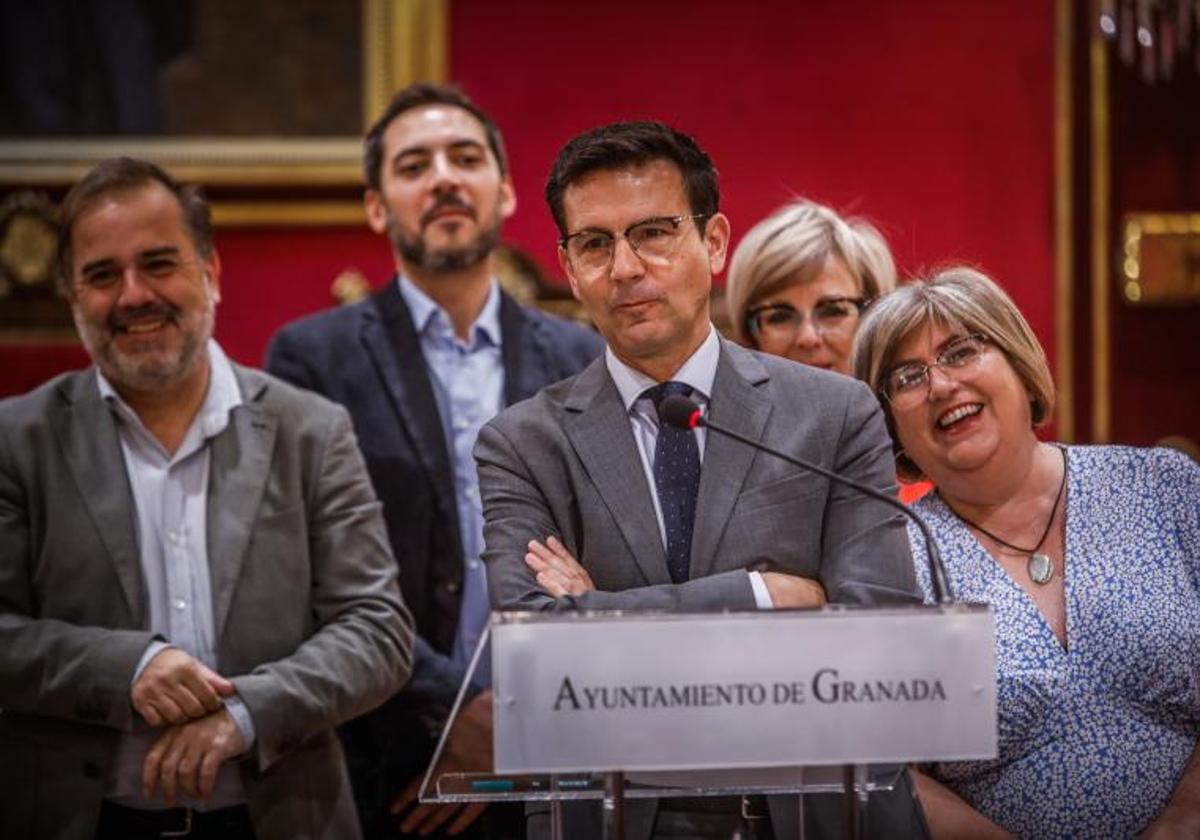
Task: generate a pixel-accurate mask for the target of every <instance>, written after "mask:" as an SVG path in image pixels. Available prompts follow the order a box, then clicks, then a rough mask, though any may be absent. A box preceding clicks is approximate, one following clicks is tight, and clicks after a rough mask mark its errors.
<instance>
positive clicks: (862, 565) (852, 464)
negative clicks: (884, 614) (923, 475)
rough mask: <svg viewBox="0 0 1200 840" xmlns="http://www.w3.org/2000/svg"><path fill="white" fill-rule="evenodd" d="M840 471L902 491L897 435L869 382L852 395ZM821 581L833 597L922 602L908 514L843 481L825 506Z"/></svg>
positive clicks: (839, 448) (841, 441) (839, 458)
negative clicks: (893, 434)
mask: <svg viewBox="0 0 1200 840" xmlns="http://www.w3.org/2000/svg"><path fill="white" fill-rule="evenodd" d="M833 469H834V471H836V472H838V473H841V474H842V475H845V476H848V477H850V478H853V479H856V480H858V481H860V482H862V483H864V484H867V485H869V486H871V487H875V488H877V489H879V490H880V491H882V492H885V493H888V494H891V495H893V496H894V495H895V494H896V467H895V463H894V461H893V460H892V447H891V438H890V437H889V436H888V432H887V427H886V425H885V424H884V420H883V412H882V411H881V410H880V407H879V403H878V402H877V401H876V400H875V398H874V397H873V396H872V395H871V393H870V392H869V391H868V390H867V389H866V387H865V386H863V387H861V388H856V389H855V391H854V396H853V397H852V398H851V399H850V400H849V401H848V403H847V406H846V413H845V416H844V418H843V422H842V429H841V436H840V437H839V439H838V443H837V454H836V456H835V460H834V463H833ZM821 554H822V561H821V582H822V584H823V585H824V586H825V591H826V593H827V594H828V597H829V600H830V601H831V602H835V603H848V604H888V603H892V604H895V603H919V602H920V597H919V596H918V595H917V588H916V580H915V577H914V573H913V565H912V555H911V553H910V549H909V544H908V535H907V531H906V529H905V519H904V517H903V516H902V515H901V514H900V513H897V512H896V511H895V510H893V509H892V508H889V507H888V506H887V505H885V504H883V503H882V502H879V501H876V500H874V499H870V498H868V497H865V496H863V495H862V494H861V493H859V492H858V491H856V490H853V489H851V488H849V487H846V486H844V485H840V484H834V485H833V486H831V487H830V495H829V502H828V504H827V506H826V508H825V517H824V525H823V541H822V552H821Z"/></svg>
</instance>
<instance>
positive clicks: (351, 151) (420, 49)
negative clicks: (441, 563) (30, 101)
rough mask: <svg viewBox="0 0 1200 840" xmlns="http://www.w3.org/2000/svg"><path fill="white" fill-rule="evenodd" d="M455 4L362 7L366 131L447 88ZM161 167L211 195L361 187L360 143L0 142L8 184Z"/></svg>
mask: <svg viewBox="0 0 1200 840" xmlns="http://www.w3.org/2000/svg"><path fill="white" fill-rule="evenodd" d="M447 5H448V0H362V29H361V32H362V62H363V64H362V90H361V91H360V93H359V95H360V96H361V97H362V105H363V107H362V113H363V118H364V123H365V125H364V126H363V128H366V126H367V125H369V123H370V122H371V121H372V120H373V119H374V118H375V117H376V116H377V115H378V114H379V113H380V112H381V111H382V110H383V108H384V107H385V106H386V104H387V102H388V100H389V98H390V97H391V95H392V93H393V92H394V91H396V90H397V89H399V88H401V87H403V86H404V85H406V84H408V83H410V82H413V81H417V80H422V79H425V80H430V81H440V80H442V79H444V78H445V75H446V65H447V57H446V52H447V46H446V45H447V39H446V33H447V15H448V10H447ZM117 154H123V155H131V156H134V157H144V158H148V159H150V160H153V161H155V162H157V163H159V164H161V165H163V166H165V167H166V168H167V169H168V170H170V171H171V173H172V174H173V175H175V176H176V177H177V178H180V179H181V180H184V181H194V182H199V183H202V184H204V185H205V186H233V187H305V186H308V187H336V186H358V185H359V184H361V179H362V175H361V166H362V140H361V137H359V136H357V135H355V136H349V137H320V138H318V137H298V138H279V137H244V138H232V137H222V136H212V137H189V138H187V139H173V138H158V137H89V138H81V139H75V138H59V137H39V138H32V139H20V140H12V139H7V140H2V141H0V184H4V185H5V186H7V187H9V188H13V187H17V188H19V187H26V186H62V185H66V184H70V183H73V182H74V181H76V180H78V179H79V178H80V177H82V176H83V174H84V173H86V172H87V170H88V169H90V168H91V167H92V166H94V165H95V164H96V163H97V162H99V161H100V160H103V159H105V158H108V157H112V156H113V155H117Z"/></svg>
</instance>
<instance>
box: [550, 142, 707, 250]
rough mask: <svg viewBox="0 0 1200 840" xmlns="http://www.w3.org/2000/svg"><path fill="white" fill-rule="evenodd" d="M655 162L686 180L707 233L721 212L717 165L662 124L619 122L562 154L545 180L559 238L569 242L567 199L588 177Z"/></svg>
mask: <svg viewBox="0 0 1200 840" xmlns="http://www.w3.org/2000/svg"><path fill="white" fill-rule="evenodd" d="M656 160H666V161H670V162H671V163H673V164H675V166H677V167H678V168H679V172H680V174H682V175H683V184H684V187H685V188H686V190H687V198H688V206H689V207H691V211H692V213H694V214H697V215H701V216H704V217H705V218H701V219H697V220H696V226H697V227H698V228H699V229H700V230H701V231H703V230H704V225H705V223H706V222H707V220H708V219H707V217H709V216H712V215H713V214H714V213H716V212H717V211H718V210H720V204H721V189H720V187H719V186H718V185H717V170H716V167H714V166H713V162H712V159H711V158H709V156H708V155H707V154H706V153H705V152H704V150H703V149H701V148H700V146H699V144H698V143H696V141H695V140H693V139H692V138H691V137H690V136H688V135H687V134H684V133H683V132H682V131H676V130H675V129H673V128H671V127H670V126H669V125H665V124H664V123H661V122H651V121H640V122H617V123H610V124H609V125H602V126H600V127H599V128H594V129H592V130H591V131H587V132H584V133H583V134H580V135H579V136H577V137H575V138H573V139H572V140H570V141H569V142H568V143H567V145H565V146H563V147H562V150H561V151H560V152H559V153H558V158H557V159H556V160H555V161H554V166H553V168H551V170H550V177H549V178H547V179H546V203H547V204H549V205H550V213H551V214H552V215H553V216H554V223H555V224H556V225H558V232H559V234H560V235H562V236H566V235H567V233H568V231H567V218H566V213H565V212H564V210H563V194H564V193H566V191H567V187H569V186H571V184H574V183H575V182H576V181H579V180H580V179H581V178H583V177H584V176H585V175H589V174H591V173H592V172H597V171H600V170H606V169H607V170H612V169H624V168H626V167H631V166H640V165H642V164H646V163H650V162H652V161H656Z"/></svg>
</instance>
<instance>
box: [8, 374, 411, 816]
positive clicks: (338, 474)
mask: <svg viewBox="0 0 1200 840" xmlns="http://www.w3.org/2000/svg"><path fill="white" fill-rule="evenodd" d="M235 371H236V374H237V378H238V383H239V386H240V388H241V391H242V397H243V400H244V403H243V405H242V406H240V407H239V408H237V409H235V410H234V412H233V416H232V418H231V422H230V424H229V426H228V427H227V428H226V430H225V431H224V432H222V433H221V434H220V435H218V436H217V437H216V438H215V439H214V440H213V441H212V443H211V446H212V456H211V466H210V477H209V487H208V534H207V538H208V556H209V564H210V573H211V576H212V593H213V615H214V627H215V635H216V639H217V655H218V659H219V662H220V670H221V673H222V674H224V675H225V676H228V677H230V678H231V679H232V680H233V683H234V684H235V686H236V687H237V692H238V695H239V696H240V697H241V698H242V699H243V701H244V702H245V704H246V706H247V708H248V710H249V712H250V715H251V717H252V719H253V721H254V726H255V730H256V737H257V741H256V743H255V746H254V749H253V750H252V751H251V754H249V755H247V756H246V757H244V758H243V759H242V760H241V761H240V762H239V766H240V769H241V774H242V779H243V784H244V787H245V790H246V794H247V798H248V804H249V806H250V810H251V814H252V816H253V818H254V822H255V826H256V829H257V831H258V835H259V836H260V837H262V838H273V837H281V838H282V837H328V838H340V837H353V836H356V835H357V833H358V823H357V820H356V819H355V815H354V810H353V803H352V800H351V798H350V791H349V786H348V783H347V781H346V777H345V770H344V767H343V761H342V756H341V751H340V748H339V747H338V743H337V739H336V738H335V737H334V736H333V726H334V725H336V724H337V723H339V722H341V721H343V720H346V719H348V718H350V717H352V716H354V715H357V714H361V713H362V712H364V711H366V710H367V709H370V708H372V707H373V706H375V705H377V704H378V703H380V702H382V701H383V700H384V699H385V698H386V697H388V696H389V695H390V694H391V693H392V692H394V691H395V690H396V689H397V688H398V687H399V686H400V685H401V684H402V683H403V681H404V680H405V679H406V678H407V676H408V673H409V671H410V668H411V646H412V622H411V619H410V617H409V614H408V611H407V610H406V608H405V607H404V604H403V602H402V600H401V598H400V593H399V589H398V587H397V584H396V567H395V563H394V561H393V560H392V557H391V553H390V551H389V549H388V545H387V537H386V534H385V533H384V527H383V520H382V517H381V515H380V508H379V503H378V502H377V501H376V499H375V495H374V493H373V492H372V490H371V485H370V481H369V479H368V477H367V473H366V469H365V468H364V466H363V461H362V456H361V455H360V454H359V452H358V448H357V446H356V443H355V440H354V435H353V432H352V431H351V427H350V421H349V418H348V417H347V415H346V412H345V411H344V410H343V409H341V408H340V407H337V406H335V405H333V404H332V403H329V402H327V401H326V400H324V399H321V398H319V397H316V396H314V395H311V394H308V393H305V392H302V391H300V390H298V389H295V388H293V387H291V386H289V385H286V384H284V383H282V382H280V381H278V380H276V379H274V378H272V377H270V376H268V375H266V374H263V373H261V372H259V371H254V370H250V369H246V368H240V367H236V366H235ZM135 523H136V514H135V511H134V507H133V500H132V493H131V490H130V486H129V480H128V476H127V474H126V471H125V464H124V460H123V457H122V454H121V447H120V442H119V438H118V434H117V429H116V425H115V423H114V421H113V416H112V412H111V410H110V409H109V407H108V406H107V405H106V404H105V402H104V401H103V400H102V399H101V397H100V395H99V392H98V390H97V385H96V376H95V372H94V370H87V371H83V372H79V373H73V374H67V375H65V376H62V377H59V378H58V379H55V380H53V381H51V382H49V383H47V384H46V385H43V386H42V387H40V388H38V389H37V390H35V391H33V392H31V393H30V394H27V395H25V396H22V397H18V398H14V399H10V400H5V401H3V402H0V708H2V709H3V712H2V713H0V790H3V791H4V795H3V797H0V835H2V836H5V837H79V838H91V837H93V836H94V832H95V822H96V817H97V815H98V812H99V807H100V801H101V798H102V796H103V793H104V790H105V784H106V782H105V780H106V777H107V775H108V773H109V769H110V765H111V762H112V758H113V749H114V745H115V742H116V740H117V736H118V732H119V731H121V730H128V729H129V728H130V726H131V723H132V720H133V716H134V712H133V710H132V708H131V706H130V700H129V690H130V680H131V678H132V676H133V672H134V668H135V666H136V665H137V662H138V659H139V658H140V657H141V655H142V653H143V652H144V650H145V648H146V646H147V645H148V644H149V643H150V641H151V639H152V636H151V634H150V633H149V632H147V631H146V630H144V629H142V628H143V627H144V623H145V612H146V602H145V598H146V595H145V592H144V589H143V582H142V575H141V568H140V562H139V554H138V544H137V533H136V524H135Z"/></svg>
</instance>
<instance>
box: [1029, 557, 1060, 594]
mask: <svg viewBox="0 0 1200 840" xmlns="http://www.w3.org/2000/svg"><path fill="white" fill-rule="evenodd" d="M1025 568H1026V570H1027V571H1028V572H1029V579H1030V580H1032V581H1033V582H1034V583H1036V584H1037V585H1038V586H1045V585H1046V584H1047V583H1049V582H1050V578H1052V577H1054V561H1053V560H1051V559H1050V558H1049V557H1047V556H1046V555H1045V554H1041V553H1038V554H1031V555H1029V561H1028V562H1027V563H1026V564H1025Z"/></svg>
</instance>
